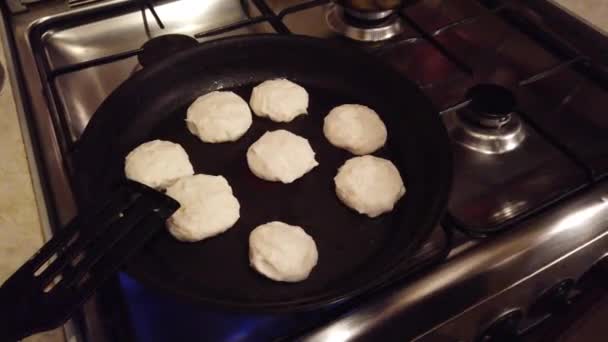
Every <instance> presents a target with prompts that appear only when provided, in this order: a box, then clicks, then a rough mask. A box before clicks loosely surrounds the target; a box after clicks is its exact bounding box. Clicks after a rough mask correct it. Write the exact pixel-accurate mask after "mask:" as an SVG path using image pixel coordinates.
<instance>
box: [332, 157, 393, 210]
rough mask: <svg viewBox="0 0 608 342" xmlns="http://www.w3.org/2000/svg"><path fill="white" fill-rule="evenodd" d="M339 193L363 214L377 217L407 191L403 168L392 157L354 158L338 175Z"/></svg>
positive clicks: (337, 187) (345, 201)
mask: <svg viewBox="0 0 608 342" xmlns="http://www.w3.org/2000/svg"><path fill="white" fill-rule="evenodd" d="M334 182H335V183H336V194H337V195H338V198H339V199H340V200H341V201H342V202H343V203H344V204H346V205H347V206H348V207H350V208H352V209H354V210H356V211H357V212H358V213H360V214H366V215H367V216H369V217H376V216H378V215H380V214H383V213H386V212H389V211H391V210H393V207H394V206H395V203H397V201H398V200H399V199H400V198H401V197H402V196H403V194H405V186H404V185H403V180H402V179H401V175H399V171H398V170H397V168H396V167H395V165H393V163H392V162H391V161H390V160H386V159H383V158H378V157H374V156H370V155H367V156H362V157H355V158H351V159H349V160H347V161H346V163H344V165H342V166H341V167H340V168H339V169H338V174H337V175H336V177H334Z"/></svg>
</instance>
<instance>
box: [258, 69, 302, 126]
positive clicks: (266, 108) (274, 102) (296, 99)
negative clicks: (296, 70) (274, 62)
mask: <svg viewBox="0 0 608 342" xmlns="http://www.w3.org/2000/svg"><path fill="white" fill-rule="evenodd" d="M249 104H250V105H251V109H253V112H254V113H255V115H257V116H261V117H267V118H269V119H270V120H272V121H276V122H289V121H291V120H293V119H294V118H295V117H296V116H298V115H301V114H306V112H307V111H308V93H307V92H306V89H304V88H303V87H301V86H299V85H297V84H295V83H293V82H291V81H289V80H286V79H284V78H280V79H276V80H269V81H265V82H262V83H261V84H259V85H258V86H256V87H255V88H253V92H252V93H251V99H250V100H249Z"/></svg>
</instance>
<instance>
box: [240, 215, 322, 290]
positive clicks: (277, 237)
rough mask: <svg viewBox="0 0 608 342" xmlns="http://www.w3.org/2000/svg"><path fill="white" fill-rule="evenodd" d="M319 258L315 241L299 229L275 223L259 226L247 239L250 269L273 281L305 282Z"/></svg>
mask: <svg viewBox="0 0 608 342" xmlns="http://www.w3.org/2000/svg"><path fill="white" fill-rule="evenodd" d="M318 258H319V255H318V252H317V245H316V244H315V241H314V240H313V239H312V237H311V236H310V235H308V234H306V232H305V231H304V229H302V228H301V227H298V226H291V225H288V224H286V223H283V222H278V221H274V222H269V223H266V224H263V225H261V226H258V227H257V228H255V229H254V230H253V231H252V232H251V234H250V235H249V261H250V263H251V266H252V267H253V268H254V269H255V270H256V271H258V272H260V273H261V274H263V275H265V276H267V277H268V278H270V279H272V280H276V281H286V282H296V281H301V280H304V279H306V278H308V275H309V274H310V271H311V270H312V269H313V268H314V267H315V265H316V264H317V260H318Z"/></svg>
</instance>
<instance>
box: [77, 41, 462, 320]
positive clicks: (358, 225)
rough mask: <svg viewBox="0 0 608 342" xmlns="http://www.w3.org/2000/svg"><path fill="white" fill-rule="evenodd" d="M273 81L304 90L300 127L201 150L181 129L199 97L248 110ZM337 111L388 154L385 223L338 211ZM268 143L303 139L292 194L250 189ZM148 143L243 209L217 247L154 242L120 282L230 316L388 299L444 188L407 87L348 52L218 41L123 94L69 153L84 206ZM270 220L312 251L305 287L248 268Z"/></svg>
mask: <svg viewBox="0 0 608 342" xmlns="http://www.w3.org/2000/svg"><path fill="white" fill-rule="evenodd" d="M278 77H285V78H288V79H290V80H292V81H295V82H297V83H299V84H301V85H302V86H304V87H305V88H306V89H307V90H308V92H309V94H310V106H309V113H308V115H305V116H300V117H298V118H297V119H296V120H294V121H293V122H291V123H288V124H279V123H273V122H271V121H269V120H267V119H263V118H258V117H254V122H253V125H252V127H251V128H250V129H249V131H248V132H247V133H246V134H245V135H244V136H243V137H242V138H241V139H240V140H238V141H237V142H235V143H224V144H206V143H203V142H201V141H200V140H198V138H196V137H195V136H193V135H192V134H190V133H189V132H188V130H187V129H186V125H185V123H184V119H185V115H186V108H187V107H188V105H189V104H190V103H191V102H192V101H193V100H194V99H195V98H196V97H198V96H200V95H202V94H205V93H207V92H210V91H213V90H218V89H223V90H233V91H235V92H236V93H238V94H239V95H241V96H242V97H243V98H244V99H245V100H247V101H248V99H249V96H250V92H251V89H252V86H254V85H256V84H259V83H260V82H262V81H264V80H268V79H273V78H278ZM344 103H360V104H364V105H367V106H369V107H371V108H374V109H375V110H376V111H377V112H378V113H379V114H380V115H381V117H382V119H383V120H384V122H385V124H386V126H387V129H388V136H389V140H388V143H387V145H386V146H385V147H384V148H382V149H381V150H380V151H378V152H376V153H375V155H377V156H381V157H384V158H389V159H391V160H392V161H393V162H394V163H395V164H396V165H397V167H398V168H399V170H400V172H401V174H402V176H403V178H404V182H405V183H406V187H407V193H406V195H405V197H404V198H403V199H402V200H401V201H400V202H399V203H398V205H397V207H396V209H395V210H394V211H393V212H392V213H390V214H385V215H382V216H380V217H378V218H376V219H370V218H368V217H367V216H363V215H359V214H357V213H355V212H354V211H352V210H350V209H348V208H346V207H345V206H344V205H343V204H341V203H340V201H339V200H338V198H337V197H336V195H335V192H334V183H333V177H334V176H335V174H336V170H337V168H338V167H339V166H340V165H341V164H343V163H344V162H345V161H346V160H347V159H348V158H351V157H353V156H352V155H350V154H349V153H348V152H346V151H343V150H340V149H337V148H335V147H333V146H331V145H330V144H329V143H328V142H327V140H326V139H325V138H324V136H323V133H322V123H323V118H324V116H325V115H326V114H327V113H328V112H329V110H330V109H332V108H333V107H334V106H336V105H339V104H344ZM276 129H286V130H289V131H291V132H294V133H296V134H299V135H301V136H304V137H305V138H307V139H308V140H309V141H310V143H311V145H312V147H313V149H314V150H315V152H316V153H317V160H318V161H319V163H320V165H319V166H318V167H317V168H315V169H313V170H312V172H310V173H309V174H307V175H305V176H304V177H302V178H301V179H299V180H297V181H295V182H294V183H292V184H289V185H284V184H280V183H272V182H266V181H263V180H261V179H258V178H256V177H255V176H254V175H253V174H252V173H251V172H250V171H249V169H248V167H247V163H246V158H245V152H246V150H247V148H248V147H249V146H250V145H251V144H252V143H253V142H254V141H255V140H256V139H258V138H259V137H260V136H261V135H262V134H263V133H264V132H265V131H268V130H276ZM152 139H166V140H170V141H173V142H176V143H179V144H181V145H182V146H183V147H184V148H185V150H186V151H187V152H188V154H189V156H190V159H191V161H192V163H193V165H194V169H195V172H197V173H206V174H217V175H223V176H225V177H226V178H227V179H228V181H229V182H230V184H231V186H232V188H233V190H234V193H235V195H236V197H237V198H238V199H239V201H240V204H241V218H240V219H239V221H238V222H237V224H236V225H235V226H234V227H233V228H231V229H230V230H228V231H227V232H226V233H224V234H222V235H220V236H217V237H214V238H211V239H208V240H204V241H201V242H198V243H182V242H178V241H176V240H175V239H173V238H172V237H171V236H170V234H169V233H167V232H164V231H163V232H162V233H161V234H158V235H157V236H155V237H154V238H152V240H151V241H149V242H148V243H147V244H146V245H145V247H144V248H143V249H142V250H141V251H140V252H139V253H137V255H136V256H135V257H133V258H132V259H131V261H130V262H129V263H128V266H127V272H128V273H129V274H131V275H132V276H134V277H135V278H136V279H138V280H140V281H141V282H143V283H145V284H150V285H152V286H155V287H157V288H161V289H164V290H167V291H169V292H171V293H173V294H176V295H179V296H185V297H186V298H189V299H191V300H194V301H200V302H204V303H215V304H219V305H221V306H227V307H230V308H232V309H254V310H263V311H279V312H285V311H299V310H306V309H314V308H318V307H321V306H324V305H328V304H331V303H336V302H339V301H342V300H345V299H348V298H351V297H353V296H355V295H357V294H360V293H362V292H364V291H368V290H370V289H373V288H377V287H379V286H382V285H385V284H386V282H387V281H388V279H389V278H390V277H391V276H392V275H393V274H391V273H392V271H393V270H394V269H395V268H396V266H397V265H398V264H399V263H400V262H402V261H404V260H405V259H406V258H408V257H409V256H410V255H411V254H412V252H414V251H415V250H416V248H418V247H419V246H420V244H421V243H422V242H424V241H425V240H426V239H427V238H428V236H429V234H430V233H431V231H432V229H433V227H434V226H435V224H436V223H437V221H438V219H439V217H440V215H441V214H442V212H443V210H444V207H445V205H446V199H447V194H448V191H449V185H450V179H451V155H450V152H449V151H450V148H449V145H448V139H447V135H446V132H445V130H444V128H443V126H442V124H441V122H440V120H439V117H438V114H437V112H436V110H435V109H434V108H433V106H432V105H431V103H430V102H429V100H428V99H427V98H426V97H425V96H424V95H423V93H422V92H421V91H420V90H419V89H418V88H417V87H416V86H415V85H414V84H413V83H412V82H410V81H408V80H407V79H405V78H403V77H402V76H400V75H399V74H398V73H397V72H396V71H394V70H393V69H392V68H390V67H388V66H386V65H385V64H384V63H383V62H382V61H380V60H379V59H377V58H376V57H374V56H372V55H369V54H367V53H365V52H363V51H361V50H359V49H356V48H353V47H350V46H349V45H346V44H344V43H338V42H333V41H327V40H321V39H316V38H309V37H303V36H281V35H256V36H242V37H232V38H227V39H221V40H216V41H212V42H208V43H204V44H202V45H200V46H198V47H196V48H193V49H191V50H188V51H186V52H183V53H180V54H178V55H175V56H173V57H172V58H169V59H167V60H164V61H162V62H160V63H159V64H156V65H154V66H151V67H148V68H145V69H144V70H143V71H141V72H139V73H137V74H136V75H135V76H134V77H132V78H130V79H129V80H127V81H126V82H125V83H124V84H122V85H121V86H120V87H119V88H118V89H117V90H115V91H114V92H113V93H112V95H111V96H110V97H108V99H107V100H106V101H105V102H104V103H103V104H102V105H101V106H100V108H99V109H98V110H97V112H96V113H95V115H94V116H93V119H92V120H91V122H90V123H89V125H88V127H87V129H86V131H85V132H84V135H83V137H82V140H81V141H80V143H79V145H78V146H77V148H76V150H75V158H74V161H75V164H74V166H75V170H76V173H75V174H76V176H77V183H78V184H77V185H78V186H77V188H78V191H79V198H80V201H81V203H91V202H94V201H95V199H96V198H98V197H100V196H101V194H104V193H106V192H107V191H108V189H111V188H112V186H113V184H114V183H115V182H118V181H119V180H120V179H121V178H122V177H123V167H124V157H125V155H126V154H127V153H128V152H129V151H130V150H132V149H133V148H135V147H136V146H137V145H139V144H141V143H143V142H145V141H149V140H152ZM273 220H281V221H284V222H287V223H289V224H293V225H299V226H302V227H304V229H305V230H306V231H307V232H308V233H309V234H310V235H312V237H313V238H314V239H315V241H316V243H317V246H318V250H319V263H318V265H317V267H316V268H315V269H314V270H313V272H312V274H311V275H310V277H309V278H308V279H307V280H305V281H303V282H300V283H296V284H288V283H277V282H273V281H271V280H268V279H266V278H264V277H263V276H261V275H259V274H257V273H256V272H255V271H254V270H253V269H252V268H251V267H250V266H249V262H248V255H247V254H248V237H249V233H250V232H251V230H252V229H254V228H255V227H256V226H258V225H260V224H263V223H266V222H269V221H273Z"/></svg>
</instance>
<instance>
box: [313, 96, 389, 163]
mask: <svg viewBox="0 0 608 342" xmlns="http://www.w3.org/2000/svg"><path fill="white" fill-rule="evenodd" d="M323 133H324V134H325V137H326V138H327V140H329V142H330V143H331V144H332V145H334V146H336V147H339V148H343V149H345V150H347V151H350V152H351V153H352V154H356V155H364V154H370V153H373V152H375V151H376V150H377V149H379V148H380V147H382V146H384V144H385V143H386V126H384V122H382V120H381V119H380V117H379V116H378V114H377V113H376V112H375V111H374V110H373V109H371V108H369V107H366V106H363V105H358V104H345V105H341V106H338V107H336V108H334V109H332V110H331V111H330V112H329V114H328V115H327V116H326V117H325V119H324V121H323Z"/></svg>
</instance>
